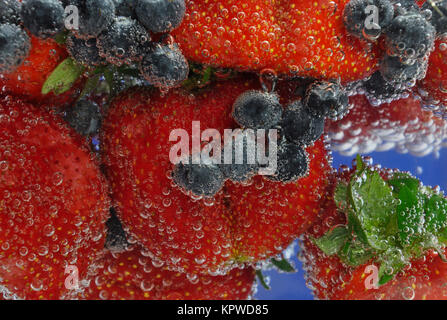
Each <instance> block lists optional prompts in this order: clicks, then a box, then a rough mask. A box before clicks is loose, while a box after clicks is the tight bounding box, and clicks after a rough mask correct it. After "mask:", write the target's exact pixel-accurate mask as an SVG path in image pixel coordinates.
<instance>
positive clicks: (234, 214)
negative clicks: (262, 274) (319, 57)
mask: <svg viewBox="0 0 447 320" xmlns="http://www.w3.org/2000/svg"><path fill="white" fill-rule="evenodd" d="M259 87H260V86H259V84H258V83H257V82H256V81H254V80H253V78H248V77H246V78H237V79H231V80H227V81H220V82H215V83H214V84H212V85H210V86H208V87H206V88H203V89H200V90H197V91H196V92H195V94H194V95H193V94H191V92H188V91H185V90H184V89H176V90H173V91H170V92H169V94H167V95H160V93H158V92H156V91H151V90H147V89H134V90H131V91H129V92H127V93H125V94H123V95H121V96H120V97H118V98H117V99H116V100H115V101H114V102H113V103H112V106H111V110H110V113H109V115H108V117H107V118H106V120H105V121H104V123H105V125H104V128H103V134H102V136H103V153H104V158H105V164H106V167H107V170H106V171H107V175H108V178H109V181H110V183H111V186H112V189H113V196H114V201H115V202H116V206H117V209H118V213H119V216H120V218H121V220H122V221H123V223H124V225H125V227H126V228H127V231H129V233H130V234H131V235H132V236H134V237H135V238H136V239H137V240H139V241H140V243H141V244H142V245H144V246H145V247H146V249H148V250H149V252H150V256H151V257H152V258H153V259H154V261H158V262H160V261H162V262H164V263H166V265H167V266H169V267H170V268H172V269H175V270H177V271H181V272H186V273H189V274H193V273H206V272H212V273H222V272H226V271H227V269H229V268H232V267H234V266H235V265H238V264H241V263H254V262H256V261H259V260H262V259H266V258H268V257H269V256H272V255H274V254H277V253H279V252H281V251H282V250H283V249H285V248H286V247H287V246H288V244H290V242H291V241H292V240H293V239H295V238H296V237H297V236H298V235H299V234H300V233H302V232H303V231H304V230H305V229H306V228H307V227H308V226H309V225H310V224H311V223H312V221H313V220H314V218H315V216H316V214H317V208H318V202H319V201H320V199H321V196H322V194H323V192H324V190H325V186H326V184H327V179H326V177H327V175H328V174H329V172H330V171H331V168H330V166H329V161H328V155H327V151H326V149H325V144H324V142H323V141H322V140H319V141H318V142H316V143H315V144H314V145H313V146H309V147H308V148H307V153H308V155H309V159H310V165H309V171H308V175H307V176H306V177H304V178H301V179H299V180H298V181H297V182H296V183H289V184H282V183H275V182H272V181H270V180H268V179H266V178H264V177H262V176H255V177H254V178H253V180H251V182H250V183H246V184H244V185H238V184H234V183H232V182H231V181H228V180H227V181H226V182H225V184H224V186H223V188H222V190H221V191H220V192H218V193H217V194H216V195H215V196H214V197H213V198H212V199H211V200H210V199H205V200H192V199H191V197H190V196H189V195H186V194H185V193H184V192H183V191H182V190H181V189H180V188H179V187H177V185H176V184H175V183H174V182H173V181H172V179H171V172H172V170H173V167H174V166H173V164H172V163H171V162H170V161H169V153H170V148H171V147H172V146H173V144H174V143H173V142H170V141H169V136H170V133H171V132H172V130H174V129H184V130H186V131H187V132H188V133H189V134H191V126H192V121H200V125H201V130H202V131H203V130H205V129H207V128H215V129H217V130H219V131H220V132H221V134H222V136H223V129H224V128H229V129H232V128H237V127H238V126H237V125H236V124H235V122H234V120H233V119H232V117H231V111H232V106H233V103H234V102H235V100H236V99H237V97H238V96H240V95H241V94H242V93H244V92H246V91H247V90H250V89H259Z"/></svg>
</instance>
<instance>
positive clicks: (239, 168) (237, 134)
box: [221, 129, 259, 182]
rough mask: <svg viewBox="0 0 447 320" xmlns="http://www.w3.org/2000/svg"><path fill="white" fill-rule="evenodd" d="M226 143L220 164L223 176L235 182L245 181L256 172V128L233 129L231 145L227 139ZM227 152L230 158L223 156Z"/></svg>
mask: <svg viewBox="0 0 447 320" xmlns="http://www.w3.org/2000/svg"><path fill="white" fill-rule="evenodd" d="M226 143H227V144H225V146H224V152H223V154H222V163H223V164H222V165H221V169H222V172H223V174H224V176H225V178H228V179H230V180H232V181H235V182H244V181H247V180H248V179H250V178H251V177H252V176H254V175H255V174H256V172H257V170H258V167H259V166H258V165H257V155H256V152H257V150H256V130H241V129H237V131H234V139H232V143H231V145H230V144H229V142H228V141H227V140H226ZM229 152H231V158H230V157H228V156H227V157H225V154H227V153H228V154H229ZM228 160H229V161H228Z"/></svg>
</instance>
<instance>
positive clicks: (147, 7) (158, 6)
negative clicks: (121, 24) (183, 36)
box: [135, 0, 186, 33]
mask: <svg viewBox="0 0 447 320" xmlns="http://www.w3.org/2000/svg"><path fill="white" fill-rule="evenodd" d="M185 10H186V7H185V0H169V1H166V0H137V4H136V8H135V12H136V14H137V17H138V21H140V23H141V24H142V25H143V26H145V27H146V28H147V29H148V30H149V31H151V32H153V33H162V32H169V31H172V30H174V29H175V28H177V27H178V26H179V25H180V23H181V22H182V21H183V17H184V16H185Z"/></svg>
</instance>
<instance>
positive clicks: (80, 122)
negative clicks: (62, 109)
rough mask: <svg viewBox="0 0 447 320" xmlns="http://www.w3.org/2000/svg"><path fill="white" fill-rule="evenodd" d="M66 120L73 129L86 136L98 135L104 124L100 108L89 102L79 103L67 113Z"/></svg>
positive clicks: (82, 101) (81, 101)
mask: <svg viewBox="0 0 447 320" xmlns="http://www.w3.org/2000/svg"><path fill="white" fill-rule="evenodd" d="M64 118H65V121H67V122H68V124H69V125H70V126H71V127H72V128H73V129H75V130H76V131H77V132H78V133H79V134H81V135H84V136H88V135H91V134H95V133H97V132H98V130H99V128H100V126H101V122H102V116H101V112H100V110H99V106H98V105H97V104H96V103H94V102H93V101H89V100H80V101H78V102H77V103H76V104H75V105H74V106H73V107H71V108H70V109H68V110H67V111H66V114H65V117H64Z"/></svg>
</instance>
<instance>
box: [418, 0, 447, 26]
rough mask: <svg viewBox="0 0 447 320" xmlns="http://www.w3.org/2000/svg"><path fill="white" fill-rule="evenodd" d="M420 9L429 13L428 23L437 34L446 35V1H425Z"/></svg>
mask: <svg viewBox="0 0 447 320" xmlns="http://www.w3.org/2000/svg"><path fill="white" fill-rule="evenodd" d="M422 9H423V10H430V11H431V13H432V14H431V19H430V22H431V23H432V25H433V26H434V27H435V29H436V32H437V33H438V34H440V35H441V34H444V33H447V0H432V1H426V2H425V3H424V5H423V6H422Z"/></svg>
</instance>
